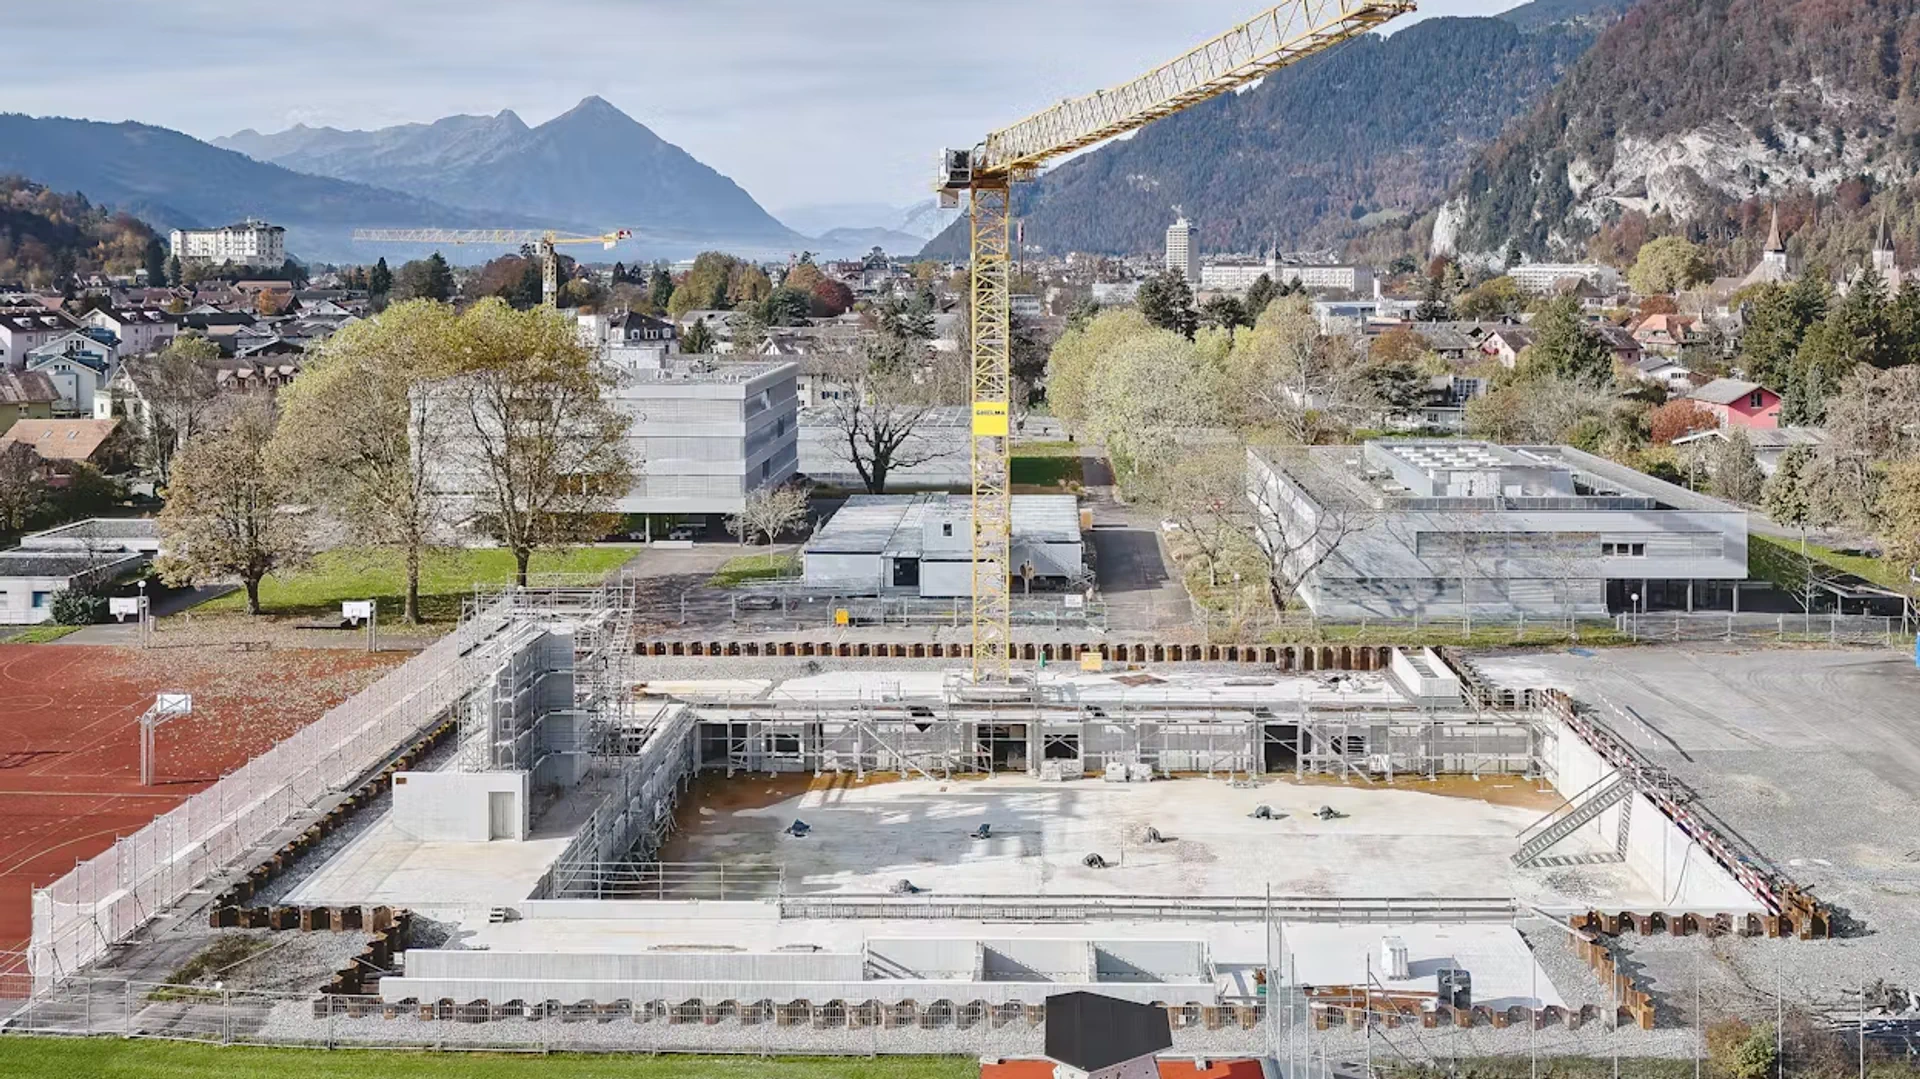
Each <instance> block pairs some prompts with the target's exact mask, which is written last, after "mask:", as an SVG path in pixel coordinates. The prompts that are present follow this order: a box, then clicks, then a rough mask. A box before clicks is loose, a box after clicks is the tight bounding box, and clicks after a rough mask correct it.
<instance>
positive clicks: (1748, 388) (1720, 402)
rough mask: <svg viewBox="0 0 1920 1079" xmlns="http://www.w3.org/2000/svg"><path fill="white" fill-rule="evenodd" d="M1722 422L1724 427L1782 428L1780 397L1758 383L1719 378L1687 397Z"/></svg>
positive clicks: (1721, 424)
mask: <svg viewBox="0 0 1920 1079" xmlns="http://www.w3.org/2000/svg"><path fill="white" fill-rule="evenodd" d="M1687 399H1688V400H1691V401H1698V402H1700V405H1701V406H1702V407H1703V408H1706V409H1707V410H1709V411H1711V412H1712V413H1713V414H1714V415H1715V416H1716V417H1718V418H1719V420H1720V426H1722V427H1752V428H1757V429H1767V430H1770V429H1772V428H1775V427H1778V426H1780V395H1779V394H1777V393H1775V392H1773V391H1772V390H1770V389H1767V388H1766V387H1765V386H1762V385H1760V384H1759V383H1757V382H1742V381H1740V380H1739V379H1737V378H1716V379H1714V380H1713V381H1712V382H1709V383H1707V384H1706V385H1704V386H1702V387H1700V388H1699V389H1697V390H1695V391H1693V392H1692V393H1690V394H1688V395H1687Z"/></svg>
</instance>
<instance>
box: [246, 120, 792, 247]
mask: <svg viewBox="0 0 1920 1079" xmlns="http://www.w3.org/2000/svg"><path fill="white" fill-rule="evenodd" d="M214 145H216V146H219V147H222V148H224V149H228V150H235V151H238V152H240V153H243V154H246V155H247V156H249V157H252V158H254V159H256V160H260V161H265V162H271V163H272V164H275V165H280V166H284V167H286V168H289V169H293V170H295V171H298V172H303V173H309V174H312V175H316V176H326V177H331V178H333V179H337V180H346V181H351V182H355V183H366V184H378V185H380V186H382V187H388V188H392V189H393V190H396V191H400V192H404V193H406V194H409V195H413V196H415V197H418V198H422V199H429V200H432V201H434V202H438V203H441V204H443V205H447V206H454V207H459V208H462V209H466V210H473V211H483V210H484V211H493V210H502V209H504V210H510V211H512V212H515V213H519V214H523V215H526V216H529V217H537V218H540V219H542V220H546V221H551V222H555V223H558V224H560V225H562V226H564V227H566V228H568V229H570V230H577V231H585V232H587V233H589V234H598V233H602V232H608V231H611V230H613V229H617V228H626V229H632V230H633V231H634V232H635V233H636V234H638V236H639V238H640V239H639V244H638V246H640V247H642V248H644V249H646V250H649V251H652V250H656V249H660V248H664V247H680V248H687V247H692V248H696V249H700V248H708V247H714V248H722V249H725V250H729V251H735V252H739V253H741V254H778V255H785V254H787V253H788V252H791V251H795V250H799V249H800V248H801V247H804V246H806V244H807V240H808V238H807V237H804V236H801V235H800V234H799V233H796V232H794V231H793V230H792V229H789V228H788V227H786V226H785V225H783V224H781V223H780V222H779V221H777V220H775V219H774V218H773V215H771V214H769V213H767V212H766V210H764V209H762V208H761V207H760V204H759V203H757V202H755V201H754V199H753V196H751V195H749V194H747V193H746V192H745V191H744V190H742V189H741V188H740V186H739V185H737V184H735V183H734V182H733V181H732V180H730V179H728V178H727V177H725V176H723V175H721V174H720V173H718V172H716V171H715V170H713V169H712V168H710V167H708V166H707V165H704V164H701V163H700V162H699V161H697V160H695V159H694V157H693V156H692V155H691V154H689V153H687V152H686V151H685V150H682V149H681V148H679V147H678V146H675V145H673V144H672V143H669V142H667V141H665V140H664V139H662V138H660V137H659V136H658V135H656V134H654V133H653V132H652V131H651V130H649V129H648V128H647V127H646V126H645V125H644V124H641V123H639V122H637V121H635V120H634V119H632V118H631V117H629V116H627V115H626V114H625V113H623V112H621V111H620V110H619V109H617V108H615V107H614V106H613V105H611V104H609V103H608V102H607V101H605V100H604V99H602V98H599V97H588V98H586V99H584V100H583V101H581V102H580V103H579V104H578V105H576V106H574V108H572V109H571V110H569V111H567V112H565V113H562V114H561V115H559V116H556V117H554V118H553V119H551V120H549V121H547V122H546V123H543V124H541V125H539V126H537V127H529V126H527V124H526V123H525V122H524V121H522V120H521V119H520V117H519V116H517V115H515V114H514V113H513V112H511V111H506V112H501V113H499V114H498V115H495V116H450V117H447V118H446V119H443V120H438V121H435V122H434V123H431V124H404V125H401V126H398V127H388V128H381V129H379V130H376V131H341V130H338V129H335V128H330V127H322V128H311V127H306V126H298V127H294V128H292V129H290V130H287V131H282V132H279V133H277V134H272V135H262V134H260V133H258V132H255V131H251V130H248V131H241V132H238V133H236V134H234V135H230V136H227V137H225V138H221V139H215V140H214Z"/></svg>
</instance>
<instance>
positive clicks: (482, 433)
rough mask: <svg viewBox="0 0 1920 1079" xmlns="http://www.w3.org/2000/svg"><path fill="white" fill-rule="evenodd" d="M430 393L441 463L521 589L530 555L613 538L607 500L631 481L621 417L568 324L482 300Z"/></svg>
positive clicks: (464, 320) (462, 326)
mask: <svg viewBox="0 0 1920 1079" xmlns="http://www.w3.org/2000/svg"><path fill="white" fill-rule="evenodd" d="M447 354H448V356H449V357H450V358H451V363H450V364H449V366H448V369H447V371H446V375H447V377H445V378H443V379H442V380H440V381H439V382H437V383H435V384H434V386H433V387H431V389H430V391H429V405H428V407H430V408H431V409H432V410H433V411H434V412H435V413H436V417H435V422H444V423H446V424H447V425H448V428H447V430H448V437H449V438H450V439H451V440H452V445H451V448H450V450H449V452H448V454H447V458H448V461H449V462H450V463H451V464H452V466H453V467H454V468H455V469H456V470H457V474H458V476H459V479H460V481H461V482H462V484H463V485H464V486H465V487H466V488H468V489H469V490H471V491H472V492H473V494H472V499H473V510H474V513H475V518H476V520H477V522H478V524H479V527H480V528H481V529H482V530H483V531H484V532H485V533H486V534H487V535H489V536H490V537H492V538H493V539H494V540H495V541H497V542H498V543H499V544H500V545H501V546H502V547H505V548H506V549H507V550H509V551H511V552H513V559H514V565H515V575H514V576H515V580H516V581H517V582H518V583H519V584H521V585H525V584H526V583H527V564H528V562H529V561H531V559H532V557H533V552H534V551H536V550H542V549H548V548H555V547H561V546H565V545H568V544H574V543H581V542H587V541H591V540H595V539H598V538H599V537H601V536H603V535H606V534H607V533H608V532H610V531H612V530H613V527H614V525H615V524H616V521H617V518H615V516H614V515H613V510H614V503H615V500H616V499H618V498H621V497H622V496H624V495H625V494H626V493H627V491H628V489H629V488H631V487H632V485H633V471H634V462H633V461H631V460H630V459H629V457H628V455H627V445H626V443H627V438H626V434H627V428H628V425H629V422H630V421H629V418H628V417H627V416H626V415H624V414H622V413H621V412H619V411H618V410H617V409H615V408H614V407H613V406H612V405H611V404H609V402H608V399H607V397H606V395H605V394H606V391H608V390H609V389H611V383H610V382H609V381H608V380H609V378H610V377H611V376H610V375H608V374H605V373H603V372H602V370H601V368H600V366H599V364H598V363H597V362H596V360H595V357H594V353H593V350H592V349H590V348H588V347H587V346H586V345H584V344H582V343H581V341H580V335H579V332H578V330H577V329H576V328H575V326H574V322H573V320H572V319H571V318H568V317H567V316H565V315H563V314H561V313H559V312H557V311H551V310H548V309H546V308H536V309H534V310H532V311H515V310H514V309H513V308H511V307H509V306H508V305H507V304H506V303H504V302H502V301H500V300H497V299H493V300H483V301H481V302H480V303H478V304H475V305H474V306H473V307H472V308H469V309H468V310H467V312H466V314H464V315H462V316H461V318H460V322H459V327H458V334H457V337H456V339H455V340H454V341H452V342H451V343H450V347H449V348H448V349H447Z"/></svg>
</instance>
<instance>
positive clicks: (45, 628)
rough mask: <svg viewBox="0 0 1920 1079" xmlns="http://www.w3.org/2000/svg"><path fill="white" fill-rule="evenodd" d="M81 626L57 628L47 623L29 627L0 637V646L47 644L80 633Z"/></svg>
mask: <svg viewBox="0 0 1920 1079" xmlns="http://www.w3.org/2000/svg"><path fill="white" fill-rule="evenodd" d="M81 628H82V627H80V626H56V625H54V624H53V623H51V622H45V623H42V624H40V625H37V626H28V627H27V628H25V629H23V630H20V631H19V632H17V633H12V634H10V635H8V636H5V637H0V644H47V643H49V642H51V641H57V640H59V639H60V638H62V637H65V636H66V635H67V634H69V633H78V632H80V630H81Z"/></svg>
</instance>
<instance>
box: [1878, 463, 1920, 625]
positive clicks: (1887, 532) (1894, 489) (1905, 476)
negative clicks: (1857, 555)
mask: <svg viewBox="0 0 1920 1079" xmlns="http://www.w3.org/2000/svg"><path fill="white" fill-rule="evenodd" d="M1878 520H1879V527H1878V528H1877V529H1876V530H1875V531H1876V533H1877V534H1878V535H1879V537H1880V542H1881V544H1882V546H1883V547H1884V549H1885V550H1886V554H1887V558H1888V559H1889V560H1891V561H1892V562H1893V564H1894V566H1895V567H1896V568H1899V569H1904V570H1905V571H1906V581H1907V585H1906V590H1907V594H1908V596H1909V597H1911V598H1912V599H1914V600H1916V601H1920V458H1915V457H1909V458H1905V459H1903V460H1899V461H1895V462H1893V463H1892V464H1891V465H1889V466H1888V467H1887V474H1886V483H1885V486H1884V487H1883V488H1882V491H1881V495H1880V504H1879V514H1878Z"/></svg>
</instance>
